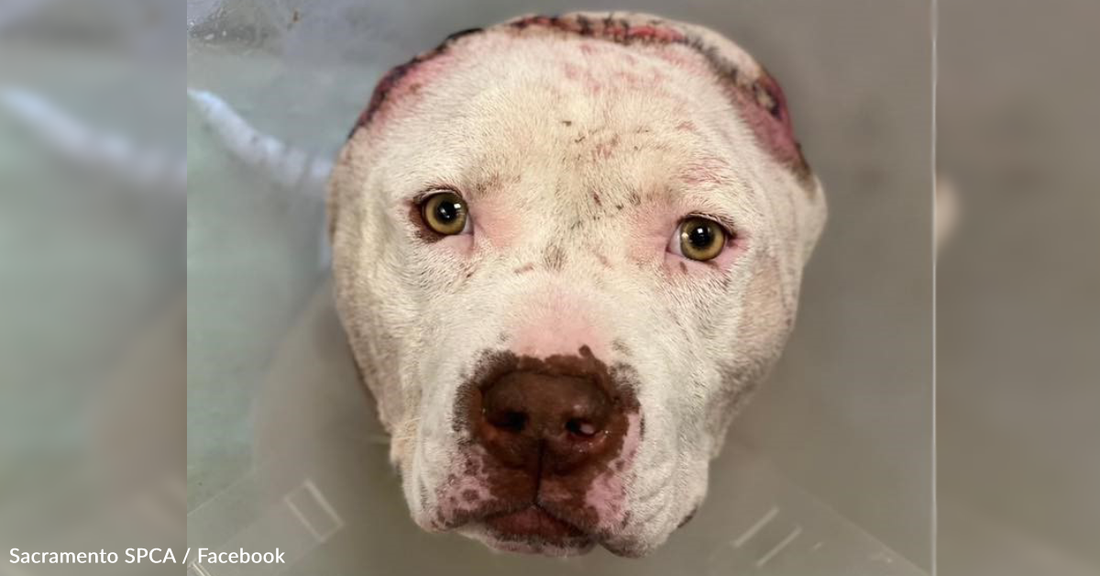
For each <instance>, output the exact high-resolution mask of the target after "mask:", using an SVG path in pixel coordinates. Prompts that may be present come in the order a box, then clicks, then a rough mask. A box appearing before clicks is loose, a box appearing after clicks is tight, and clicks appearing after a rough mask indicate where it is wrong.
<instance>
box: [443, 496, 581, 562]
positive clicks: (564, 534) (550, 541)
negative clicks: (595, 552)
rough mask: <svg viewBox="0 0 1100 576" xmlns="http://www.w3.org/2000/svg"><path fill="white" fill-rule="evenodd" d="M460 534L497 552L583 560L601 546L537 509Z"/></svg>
mask: <svg viewBox="0 0 1100 576" xmlns="http://www.w3.org/2000/svg"><path fill="white" fill-rule="evenodd" d="M458 532H459V533H460V534H463V535H465V536H468V537H470V538H473V539H475V540H478V541H480V542H481V543H483V544H485V545H486V546H488V547H490V548H492V549H494V550H500V551H503V552H515V553H520V554H541V555H543V556H580V555H582V554H587V553H588V552H590V551H592V549H593V548H594V547H595V546H596V543H597V542H596V540H595V539H594V538H592V537H591V536H589V535H588V534H586V533H585V532H584V531H582V530H580V529H579V528H577V527H575V526H573V525H572V524H569V523H567V522H564V521H562V520H559V519H558V518H556V517H554V516H551V515H550V514H549V513H547V512H546V511H545V510H543V509H541V508H539V507H537V506H531V507H528V508H525V509H523V510H520V511H516V512H506V513H501V514H493V515H490V516H487V517H485V518H483V519H481V520H479V521H477V522H472V523H470V524H467V525H465V526H462V527H461V528H459V529H458Z"/></svg>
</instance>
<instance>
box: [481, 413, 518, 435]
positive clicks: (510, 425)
mask: <svg viewBox="0 0 1100 576" xmlns="http://www.w3.org/2000/svg"><path fill="white" fill-rule="evenodd" d="M485 419H486V420H487V421H488V422H489V423H490V424H492V425H493V426H495V427H496V428H500V429H502V430H507V431H509V432H523V428H524V427H525V426H527V414H525V413H523V412H517V411H514V410H502V411H500V412H495V413H489V414H486V415H485Z"/></svg>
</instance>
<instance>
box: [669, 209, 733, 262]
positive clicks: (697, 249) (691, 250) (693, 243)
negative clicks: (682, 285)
mask: <svg viewBox="0 0 1100 576" xmlns="http://www.w3.org/2000/svg"><path fill="white" fill-rule="evenodd" d="M673 240H674V241H676V239H675V238H674V239H673ZM677 247H678V248H679V250H678V251H677V253H678V254H680V255H681V256H684V257H685V258H691V259H692V260H699V261H701V262H703V261H707V260H713V259H714V258H717V257H718V255H719V254H721V253H722V249H723V248H725V247H726V231H725V230H724V229H723V228H722V226H721V225H719V224H718V223H717V222H715V221H714V220H710V219H708V218H702V217H699V216H692V217H690V218H687V219H685V220H684V221H683V222H681V223H680V228H679V242H678V245H677Z"/></svg>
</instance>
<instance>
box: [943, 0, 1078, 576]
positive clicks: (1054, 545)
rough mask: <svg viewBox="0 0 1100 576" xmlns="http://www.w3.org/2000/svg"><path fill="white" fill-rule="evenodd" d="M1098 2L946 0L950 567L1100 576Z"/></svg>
mask: <svg viewBox="0 0 1100 576" xmlns="http://www.w3.org/2000/svg"><path fill="white" fill-rule="evenodd" d="M1096 22H1100V4H1098V3H1096V2H1093V1H1090V0H1053V1H1048V2H1027V1H1023V0H970V1H961V0H959V1H941V2H940V36H939V48H940V76H939V105H938V116H939V122H938V124H939V134H940V138H939V147H938V158H937V160H938V164H939V166H940V171H941V173H942V174H943V175H944V176H945V177H946V178H948V179H950V181H951V184H952V187H953V188H954V189H955V190H956V191H957V196H958V203H959V206H960V210H959V228H958V233H957V235H956V236H955V238H954V239H953V240H952V241H951V242H950V243H949V244H948V245H947V246H946V249H945V250H944V251H943V253H942V254H941V256H940V261H939V266H938V273H937V299H938V302H937V303H938V314H937V322H938V323H937V345H938V346H937V354H938V372H937V391H938V404H937V406H938V409H939V410H938V412H939V413H938V420H937V424H938V430H939V437H938V440H939V442H938V446H939V456H940V458H939V462H940V464H939V480H940V482H939V487H940V555H939V557H940V563H939V566H940V574H943V575H944V576H956V575H958V576H965V575H969V574H979V573H984V574H1004V575H1015V574H1021V575H1022V574H1100V496H1098V494H1097V487H1100V448H1098V447H1097V440H1100V173H1098V171H1097V170H1098V162H1097V160H1098V157H1097V155H1098V151H1100V147H1098V145H1097V135H1098V134H1100V111H1098V110H1097V103H1100V67H1098V66H1097V64H1096V57H1097V54H1100V38H1098V36H1097V34H1096V32H1097V27H1096Z"/></svg>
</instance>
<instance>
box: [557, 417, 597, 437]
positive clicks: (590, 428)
mask: <svg viewBox="0 0 1100 576" xmlns="http://www.w3.org/2000/svg"><path fill="white" fill-rule="evenodd" d="M565 429H566V430H568V431H569V432H570V433H571V434H573V435H575V436H580V437H582V438H591V437H592V436H595V435H596V432H599V428H598V427H597V426H596V425H595V424H593V423H592V422H590V421H589V420H585V419H584V418H572V419H570V420H569V421H568V422H566V423H565Z"/></svg>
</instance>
